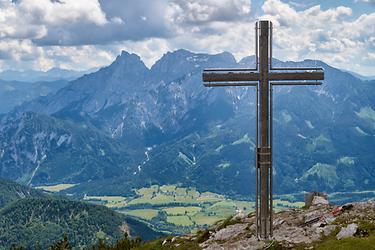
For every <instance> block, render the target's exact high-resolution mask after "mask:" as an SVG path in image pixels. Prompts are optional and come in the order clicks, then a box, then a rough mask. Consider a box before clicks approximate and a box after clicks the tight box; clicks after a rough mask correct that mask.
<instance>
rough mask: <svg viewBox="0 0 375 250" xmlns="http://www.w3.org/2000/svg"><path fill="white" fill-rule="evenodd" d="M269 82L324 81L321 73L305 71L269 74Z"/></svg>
mask: <svg viewBox="0 0 375 250" xmlns="http://www.w3.org/2000/svg"><path fill="white" fill-rule="evenodd" d="M269 79H270V81H291V80H298V81H303V80H310V81H314V80H316V81H321V80H324V72H323V71H312V72H309V71H305V72H275V73H269Z"/></svg>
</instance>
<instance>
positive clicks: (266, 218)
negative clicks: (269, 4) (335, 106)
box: [203, 21, 324, 239]
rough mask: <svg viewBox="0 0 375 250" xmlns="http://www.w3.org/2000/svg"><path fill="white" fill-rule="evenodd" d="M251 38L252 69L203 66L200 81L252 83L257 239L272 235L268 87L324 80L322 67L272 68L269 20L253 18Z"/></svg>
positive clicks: (209, 84) (216, 84)
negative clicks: (256, 20) (254, 105)
mask: <svg viewBox="0 0 375 250" xmlns="http://www.w3.org/2000/svg"><path fill="white" fill-rule="evenodd" d="M258 31H259V32H258ZM255 38H256V39H255V58H256V68H255V69H206V70H204V71H203V81H204V82H205V83H204V86H206V87H225V86H253V87H256V103H257V105H256V152H255V167H256V200H255V207H256V208H255V210H256V233H257V236H258V237H259V238H261V239H269V238H271V237H272V210H273V209H272V207H273V205H272V87H273V86H281V85H321V84H322V83H321V82H317V81H319V80H324V72H323V69H322V68H273V67H272V22H270V21H259V22H256V24H255ZM258 44H259V46H258ZM258 54H259V55H258ZM298 81H299V82H298ZM259 118H260V119H259ZM259 126H260V131H259V130H258V127H259Z"/></svg>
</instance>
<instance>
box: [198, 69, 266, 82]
mask: <svg viewBox="0 0 375 250" xmlns="http://www.w3.org/2000/svg"><path fill="white" fill-rule="evenodd" d="M202 77H203V82H255V81H259V77H260V76H259V73H257V72H251V71H249V72H225V73H223V72H210V71H208V72H206V71H204V72H203V75H202Z"/></svg>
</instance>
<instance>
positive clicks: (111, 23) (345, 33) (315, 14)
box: [0, 0, 375, 75]
mask: <svg viewBox="0 0 375 250" xmlns="http://www.w3.org/2000/svg"><path fill="white" fill-rule="evenodd" d="M259 19H270V20H272V21H273V23H274V27H275V30H274V56H275V57H277V58H279V59H281V60H303V59H306V58H309V59H319V60H323V61H325V62H327V63H329V64H331V65H333V66H336V67H339V68H342V69H348V70H352V71H355V72H358V73H361V74H363V75H375V0H343V1H332V0H326V1H324V0H306V1H297V0H264V1H254V0H253V1H250V0H169V1H168V0H137V1H134V0H0V70H6V69H17V70H27V69H36V70H48V69H50V68H52V67H60V68H66V69H80V70H85V69H89V68H93V67H100V66H104V65H108V64H109V63H110V62H111V61H113V60H114V58H115V57H116V56H117V55H118V54H119V53H120V52H121V50H127V51H130V52H133V53H136V54H138V55H140V56H141V58H142V59H143V61H144V62H145V63H146V65H147V66H149V67H150V66H151V65H152V64H153V63H154V62H155V61H156V60H158V59H159V58H160V57H161V56H162V55H163V54H164V53H166V52H167V51H173V50H176V49H179V48H185V49H188V50H191V51H194V52H205V53H220V52H222V51H229V52H231V53H233V54H234V55H235V57H236V58H237V59H238V60H239V59H241V58H242V57H244V56H247V55H251V54H253V53H254V49H253V48H254V22H255V21H256V20H259Z"/></svg>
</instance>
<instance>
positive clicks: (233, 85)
mask: <svg viewBox="0 0 375 250" xmlns="http://www.w3.org/2000/svg"><path fill="white" fill-rule="evenodd" d="M203 85H204V86H205V87H250V86H252V87H255V86H257V85H258V83H251V82H243V83H236V84H233V83H205V84H203Z"/></svg>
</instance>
